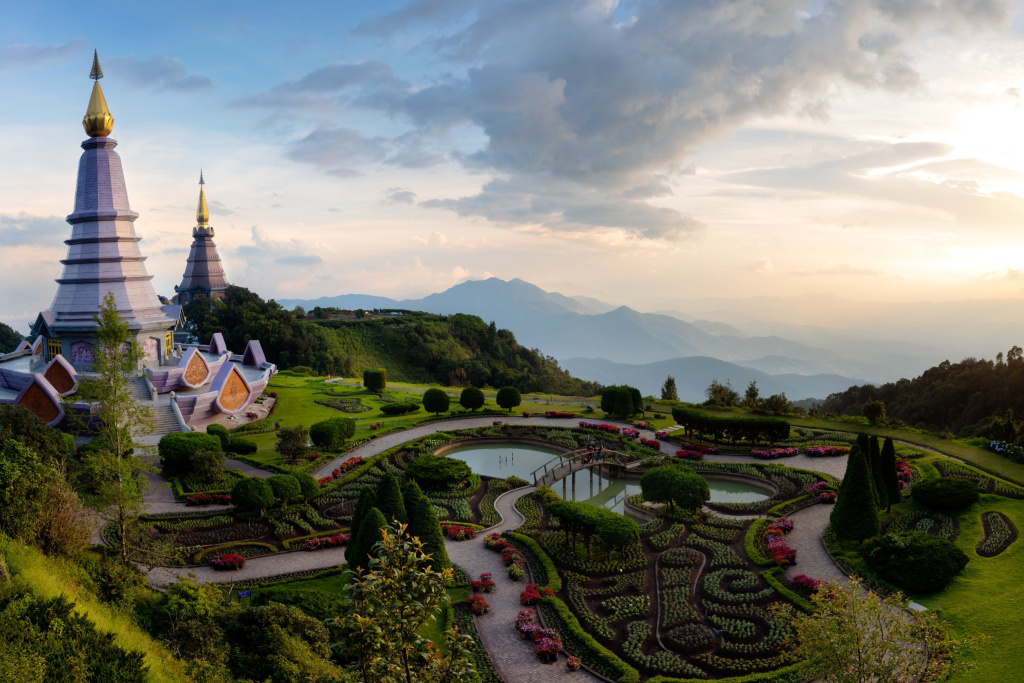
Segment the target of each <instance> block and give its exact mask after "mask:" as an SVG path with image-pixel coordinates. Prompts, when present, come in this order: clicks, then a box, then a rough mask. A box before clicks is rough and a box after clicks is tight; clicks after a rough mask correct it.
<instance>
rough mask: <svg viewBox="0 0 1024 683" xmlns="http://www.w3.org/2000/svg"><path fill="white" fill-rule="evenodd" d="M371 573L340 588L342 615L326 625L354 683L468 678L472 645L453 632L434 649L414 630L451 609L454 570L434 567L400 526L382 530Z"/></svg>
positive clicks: (440, 682) (439, 682) (448, 682)
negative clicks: (348, 663)
mask: <svg viewBox="0 0 1024 683" xmlns="http://www.w3.org/2000/svg"><path fill="white" fill-rule="evenodd" d="M383 531H384V533H383V534H382V540H381V544H380V545H379V546H378V549H377V551H376V553H375V561H374V562H373V563H372V566H371V568H370V571H369V573H367V574H362V575H360V577H359V579H358V580H356V581H353V582H350V583H349V584H347V585H346V586H345V593H344V595H343V603H342V610H341V614H339V615H338V616H337V617H335V618H334V619H332V620H330V621H328V622H327V627H328V628H329V629H330V630H331V631H332V632H333V633H334V636H335V643H334V645H332V646H331V647H332V649H333V650H334V651H335V652H336V653H337V654H338V655H339V657H338V658H339V659H341V660H342V661H347V662H352V664H351V665H350V666H349V668H348V673H349V676H350V677H347V678H345V679H344V680H348V681H352V682H353V683H399V682H400V681H401V682H403V683H459V682H460V681H468V680H473V679H474V677H475V673H474V672H475V667H474V664H473V660H472V658H471V657H470V655H469V650H468V647H469V643H470V640H469V638H468V637H467V636H464V635H461V634H459V632H458V629H456V628H454V627H453V628H449V629H448V630H447V631H445V632H444V633H443V634H442V640H443V646H442V647H434V646H433V644H432V643H430V642H429V641H427V640H426V639H425V638H424V637H423V636H421V635H419V632H420V631H421V629H422V628H423V626H424V625H425V624H427V623H428V622H430V621H431V620H433V619H436V618H437V617H438V615H439V613H440V612H441V610H442V609H443V608H444V607H445V605H447V603H448V596H447V592H446V588H447V586H448V584H449V583H450V582H451V578H452V572H451V569H444V570H441V571H438V570H435V569H431V568H430V566H429V561H428V559H427V558H426V556H425V550H424V548H423V545H422V543H421V542H420V541H419V540H418V539H416V538H415V537H411V536H410V535H409V534H406V533H405V529H404V528H403V527H402V525H400V524H398V523H397V522H396V523H395V524H394V525H393V526H392V527H390V528H389V529H384V530H383Z"/></svg>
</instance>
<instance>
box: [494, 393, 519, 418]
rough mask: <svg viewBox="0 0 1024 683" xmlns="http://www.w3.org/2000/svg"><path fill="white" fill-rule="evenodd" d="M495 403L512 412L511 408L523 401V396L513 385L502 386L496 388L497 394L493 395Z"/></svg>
mask: <svg viewBox="0 0 1024 683" xmlns="http://www.w3.org/2000/svg"><path fill="white" fill-rule="evenodd" d="M494 400H495V402H497V404H498V405H499V406H500V407H502V408H504V409H505V410H507V411H508V413H509V415H511V414H512V409H513V408H516V407H518V406H519V404H520V403H522V402H523V397H522V395H521V394H520V393H519V390H518V389H516V388H515V387H502V388H501V389H498V395H497V396H495V397H494Z"/></svg>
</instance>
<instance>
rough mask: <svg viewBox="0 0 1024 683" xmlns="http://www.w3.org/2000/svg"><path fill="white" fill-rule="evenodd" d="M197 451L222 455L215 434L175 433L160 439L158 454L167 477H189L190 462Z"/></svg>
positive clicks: (218, 440) (221, 448)
mask: <svg viewBox="0 0 1024 683" xmlns="http://www.w3.org/2000/svg"><path fill="white" fill-rule="evenodd" d="M196 451H213V452H214V453H222V452H223V451H224V449H223V447H222V446H221V441H220V439H219V438H218V437H217V436H216V435H214V434H204V433H202V432H173V433H171V434H164V435H163V436H162V437H160V443H159V445H158V446H157V452H158V453H159V454H160V464H161V465H162V466H163V470H164V475H165V476H167V477H178V476H187V475H188V474H189V460H190V459H191V457H192V454H193V453H195V452H196Z"/></svg>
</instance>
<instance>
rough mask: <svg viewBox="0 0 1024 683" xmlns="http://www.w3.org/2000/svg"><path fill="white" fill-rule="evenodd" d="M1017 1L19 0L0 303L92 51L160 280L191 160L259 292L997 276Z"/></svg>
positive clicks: (28, 266)
mask: <svg viewBox="0 0 1024 683" xmlns="http://www.w3.org/2000/svg"><path fill="white" fill-rule="evenodd" d="M1019 10H1020V6H1019V5H1018V4H1015V3H1007V2H1003V1H1002V0H834V1H833V0H813V1H812V2H801V1H794V0H731V1H725V0H702V1H699V2H697V1H690V0H643V1H640V0H638V1H634V2H629V1H626V0H623V1H620V2H616V1H614V0H486V1H472V0H412V1H411V2H403V1H399V0H377V1H375V2H363V1H352V0H350V1H346V2H337V1H335V2H303V3H290V4H286V3H268V2H259V1H255V2H246V3H242V2H222V3H193V2H187V1H185V2H176V3H171V4H168V3H163V4H155V3H134V2H133V3H129V2H124V3H116V2H113V3H112V2H97V3H88V4H83V3H64V2H48V3H16V4H13V5H11V6H8V7H5V17H4V18H5V21H4V22H3V23H0V92H2V93H3V97H0V117H2V119H3V121H4V126H3V131H4V134H3V136H2V137H0V288H2V291H3V292H4V294H3V295H2V296H0V320H3V321H4V322H7V323H8V324H11V325H14V326H15V327H16V328H17V329H19V330H22V331H25V330H26V329H27V324H28V323H29V322H30V321H31V320H32V319H33V318H34V317H35V314H36V312H37V311H39V310H40V309H44V308H46V307H48V306H49V304H50V302H51V300H52V297H53V294H54V292H55V290H56V285H55V283H54V279H55V278H57V277H59V276H60V269H61V266H60V264H59V259H60V258H62V257H63V256H64V253H65V250H66V247H65V245H64V244H63V240H64V239H66V237H67V235H68V234H69V232H70V226H68V225H67V224H66V223H65V222H64V217H65V216H66V215H67V214H69V213H70V212H71V209H72V205H73V200H74V188H75V174H76V172H77V158H78V156H79V155H80V154H81V149H80V147H79V145H80V143H81V142H82V140H83V139H84V138H85V136H84V134H83V131H82V128H81V124H80V121H81V118H82V116H83V114H84V113H85V109H86V105H87V103H88V97H89V92H90V88H91V82H90V81H89V79H88V74H89V69H90V66H91V61H92V51H93V49H96V50H98V52H99V57H100V62H101V65H102V68H103V71H104V74H105V78H104V79H103V80H102V81H101V84H102V86H103V89H104V93H105V95H106V99H107V103H108V105H109V107H110V110H111V113H112V114H113V116H114V119H115V124H114V131H113V133H112V137H114V138H115V139H117V140H118V142H119V146H118V148H117V150H118V152H119V153H120V155H121V158H122V161H123V164H124V170H125V176H126V180H127V186H128V192H129V197H130V200H131V204H132V208H133V209H134V210H135V211H137V212H138V213H139V214H140V217H139V219H138V220H137V221H136V223H135V227H136V231H137V232H138V234H139V235H141V236H142V237H143V242H142V249H143V253H144V254H145V255H147V256H148V257H149V258H148V261H147V268H148V270H149V272H150V273H151V274H152V275H154V284H155V286H156V289H157V291H158V292H160V293H161V294H164V295H167V296H171V295H173V286H174V285H175V284H177V283H178V282H179V281H180V279H181V275H182V273H183V271H184V266H185V258H186V256H187V253H188V247H189V244H190V242H191V228H192V226H193V225H194V224H195V205H196V197H197V194H198V186H197V181H198V177H199V171H200V169H202V170H203V173H204V175H205V179H206V183H207V184H206V186H205V189H206V192H207V197H208V199H209V202H210V214H211V216H210V222H211V224H212V225H213V226H214V228H215V230H216V242H217V244H218V246H219V249H220V253H221V256H222V259H223V261H224V263H225V267H226V270H227V273H228V277H229V280H230V281H231V282H233V283H234V284H239V285H242V286H245V287H249V288H250V289H252V290H254V291H256V292H258V293H259V294H260V295H261V296H263V297H264V298H315V297H319V296H328V295H336V294H346V293H362V294H375V295H382V296H391V297H395V298H405V297H418V296H422V295H425V294H428V293H431V292H436V291H441V290H443V289H445V288H447V287H450V286H452V285H454V284H457V283H458V282H461V281H464V280H466V279H475V278H485V277H492V276H496V277H500V278H503V279H511V278H514V277H519V278H522V279H524V280H527V281H529V282H532V283H534V284H536V285H538V286H540V287H543V288H544V289H547V290H549V291H560V292H562V293H564V294H567V295H577V294H579V295H587V296H593V297H597V298H599V299H602V300H605V301H608V302H611V303H614V304H625V305H629V306H631V307H633V308H636V309H638V310H642V311H649V310H659V309H679V308H680V307H681V306H682V305H683V303H682V302H685V300H687V299H694V298H700V297H716V298H726V299H728V298H730V297H751V296H769V297H800V296H807V295H814V296H816V297H821V296H822V295H827V297H839V298H842V299H844V300H848V301H852V302H872V301H888V302H913V301H925V300H927V301H943V300H962V299H972V298H1012V299H1018V300H1019V299H1021V298H1024V230H1022V229H1021V227H1022V222H1024V220H1022V219H1024V199H1022V197H1024V135H1021V133H1020V131H1021V126H1022V123H1024V99H1022V98H1024V22H1022V21H1021V18H1020V12H1019ZM804 313H805V314H806V311H805V312H804Z"/></svg>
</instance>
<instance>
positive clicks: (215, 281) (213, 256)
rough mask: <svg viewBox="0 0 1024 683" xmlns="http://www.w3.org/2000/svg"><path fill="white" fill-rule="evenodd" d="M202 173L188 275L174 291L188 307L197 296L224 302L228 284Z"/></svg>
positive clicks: (180, 301) (189, 255) (185, 275)
mask: <svg viewBox="0 0 1024 683" xmlns="http://www.w3.org/2000/svg"><path fill="white" fill-rule="evenodd" d="M205 184H206V181H205V180H203V173H202V171H200V172H199V206H198V207H197V208H196V227H194V228H192V249H191V250H190V251H189V253H188V261H186V263H185V274H184V275H183V276H182V278H181V284H180V285H177V286H176V287H175V288H174V291H175V292H177V293H178V304H180V305H182V306H183V305H185V304H187V303H189V302H190V301H192V300H194V299H195V298H196V297H198V296H205V297H206V298H207V299H214V298H217V299H223V298H224V291H225V290H226V289H227V288H228V287H229V286H230V285H228V280H227V276H226V275H225V274H224V266H223V265H221V262H220V254H218V253H217V245H216V244H214V243H213V226H212V225H210V210H209V209H207V208H206V193H205V192H204V191H203V185H205Z"/></svg>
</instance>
